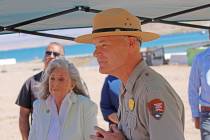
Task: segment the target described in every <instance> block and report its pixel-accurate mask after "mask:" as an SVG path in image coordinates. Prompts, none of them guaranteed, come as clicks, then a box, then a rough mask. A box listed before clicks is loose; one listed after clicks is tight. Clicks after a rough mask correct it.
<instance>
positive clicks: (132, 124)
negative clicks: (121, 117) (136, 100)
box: [127, 113, 137, 130]
mask: <svg viewBox="0 0 210 140" xmlns="http://www.w3.org/2000/svg"><path fill="white" fill-rule="evenodd" d="M136 119H137V118H136V116H135V115H134V114H133V113H129V114H128V118H127V126H128V129H131V130H134V129H135V128H136V126H137V120H136Z"/></svg>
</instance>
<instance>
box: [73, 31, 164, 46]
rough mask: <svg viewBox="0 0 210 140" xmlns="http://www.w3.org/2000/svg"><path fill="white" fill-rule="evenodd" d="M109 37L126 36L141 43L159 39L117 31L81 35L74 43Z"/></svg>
mask: <svg viewBox="0 0 210 140" xmlns="http://www.w3.org/2000/svg"><path fill="white" fill-rule="evenodd" d="M111 35H126V36H134V37H137V38H138V39H139V40H141V41H143V42H148V41H152V40H154V39H157V38H159V37H160V35H158V34H156V33H151V32H139V31H117V32H101V33H93V34H86V35H81V36H79V37H77V38H75V40H74V41H75V42H77V43H89V44H92V43H93V38H97V37H102V36H111Z"/></svg>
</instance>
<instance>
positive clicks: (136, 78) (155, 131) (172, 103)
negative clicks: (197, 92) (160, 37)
mask: <svg viewBox="0 0 210 140" xmlns="http://www.w3.org/2000/svg"><path fill="white" fill-rule="evenodd" d="M129 102H131V103H129ZM118 115H119V120H120V122H119V129H121V130H122V132H123V133H124V135H125V136H126V138H127V139H128V140H184V106H183V103H182V101H181V99H180V97H179V96H178V95H177V94H176V92H175V91H174V89H173V88H172V87H171V86H170V85H169V83H168V82H167V81H166V80H165V79H164V78H163V77H162V76H161V75H160V74H158V73H157V72H155V71H154V70H152V69H151V68H149V67H148V66H147V65H146V63H145V62H144V61H142V62H141V63H139V64H138V65H137V66H136V68H135V69H134V71H133V72H132V74H131V75H130V77H129V79H128V82H127V83H126V85H125V92H124V94H122V95H121V96H120V107H119V112H118Z"/></svg>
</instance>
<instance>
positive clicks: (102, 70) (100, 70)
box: [99, 67, 110, 74]
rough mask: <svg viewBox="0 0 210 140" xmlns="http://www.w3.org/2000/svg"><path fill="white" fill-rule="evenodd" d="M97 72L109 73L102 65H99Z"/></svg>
mask: <svg viewBox="0 0 210 140" xmlns="http://www.w3.org/2000/svg"><path fill="white" fill-rule="evenodd" d="M99 72H100V73H101V74H110V73H109V71H108V70H107V69H105V68H103V67H99Z"/></svg>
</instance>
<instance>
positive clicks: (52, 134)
mask: <svg viewBox="0 0 210 140" xmlns="http://www.w3.org/2000/svg"><path fill="white" fill-rule="evenodd" d="M70 94H71V93H68V94H67V95H66V96H65V97H64V99H63V101H62V103H61V106H60V111H59V112H58V110H57V107H56V103H55V99H54V97H53V96H52V95H50V96H48V98H47V100H46V102H47V105H48V106H49V107H50V112H51V113H52V116H51V121H50V127H49V132H48V138H47V139H48V140H59V137H60V131H61V128H63V125H64V120H65V119H66V116H67V111H68V107H69V100H68V99H70V98H69V97H70Z"/></svg>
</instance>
